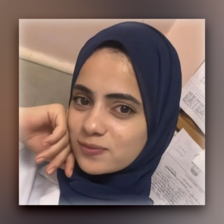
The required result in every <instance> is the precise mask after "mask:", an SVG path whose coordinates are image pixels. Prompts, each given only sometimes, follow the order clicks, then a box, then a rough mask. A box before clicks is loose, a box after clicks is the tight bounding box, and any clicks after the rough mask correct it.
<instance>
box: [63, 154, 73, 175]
mask: <svg viewBox="0 0 224 224" xmlns="http://www.w3.org/2000/svg"><path fill="white" fill-rule="evenodd" d="M74 166H75V158H74V154H73V153H72V152H70V153H69V155H68V157H67V159H66V162H65V174H66V176H67V177H71V176H72V174H73V170H74Z"/></svg>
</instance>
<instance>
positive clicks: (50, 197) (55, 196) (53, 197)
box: [38, 165, 60, 205]
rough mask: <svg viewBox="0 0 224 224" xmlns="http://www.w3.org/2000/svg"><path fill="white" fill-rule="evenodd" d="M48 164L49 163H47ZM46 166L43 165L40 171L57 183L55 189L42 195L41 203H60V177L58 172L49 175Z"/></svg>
mask: <svg viewBox="0 0 224 224" xmlns="http://www.w3.org/2000/svg"><path fill="white" fill-rule="evenodd" d="M46 166H47V165H46ZM46 166H43V167H41V168H40V169H39V171H38V173H39V174H40V175H42V176H43V177H45V178H46V179H47V180H49V181H50V182H52V183H53V184H55V190H53V191H52V192H50V193H48V194H46V195H44V196H42V197H41V198H40V201H39V205H58V201H59V197H60V190H59V186H58V178H57V172H55V173H54V174H52V175H48V174H47V173H46V171H45V170H46Z"/></svg>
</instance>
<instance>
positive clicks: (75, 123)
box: [68, 109, 82, 142]
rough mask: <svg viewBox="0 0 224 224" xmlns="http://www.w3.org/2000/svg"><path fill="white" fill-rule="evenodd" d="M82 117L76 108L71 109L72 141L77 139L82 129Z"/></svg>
mask: <svg viewBox="0 0 224 224" xmlns="http://www.w3.org/2000/svg"><path fill="white" fill-rule="evenodd" d="M81 125H82V118H81V117H80V116H79V113H76V112H75V111H74V110H72V109H70V110H69V115H68V129H69V135H70V140H71V142H74V140H76V136H78V133H79V132H80V130H81Z"/></svg>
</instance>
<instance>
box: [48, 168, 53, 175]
mask: <svg viewBox="0 0 224 224" xmlns="http://www.w3.org/2000/svg"><path fill="white" fill-rule="evenodd" d="M54 171H55V168H51V169H49V170H48V171H47V173H48V174H49V175H51V174H52V173H53V172H54Z"/></svg>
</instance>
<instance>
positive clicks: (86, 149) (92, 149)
mask: <svg viewBox="0 0 224 224" xmlns="http://www.w3.org/2000/svg"><path fill="white" fill-rule="evenodd" d="M78 143H79V145H80V148H81V151H82V152H83V153H84V154H85V155H88V156H94V155H100V154H102V153H104V152H105V151H106V150H107V149H106V148H103V147H101V146H98V145H94V144H86V143H82V142H78Z"/></svg>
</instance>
